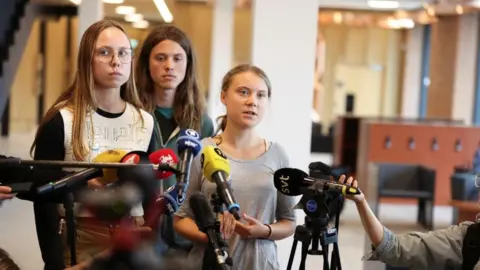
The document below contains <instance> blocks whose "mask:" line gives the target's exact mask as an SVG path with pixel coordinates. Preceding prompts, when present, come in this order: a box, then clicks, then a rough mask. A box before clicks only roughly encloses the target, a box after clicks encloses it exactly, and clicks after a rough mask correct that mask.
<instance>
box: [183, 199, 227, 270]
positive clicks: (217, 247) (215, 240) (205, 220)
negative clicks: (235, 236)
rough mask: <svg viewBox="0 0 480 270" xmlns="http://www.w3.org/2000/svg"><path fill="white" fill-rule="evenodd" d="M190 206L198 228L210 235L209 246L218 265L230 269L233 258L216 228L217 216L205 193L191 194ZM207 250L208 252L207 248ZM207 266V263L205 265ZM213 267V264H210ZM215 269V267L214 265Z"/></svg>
mask: <svg viewBox="0 0 480 270" xmlns="http://www.w3.org/2000/svg"><path fill="white" fill-rule="evenodd" d="M189 202H190V208H191V209H192V212H193V215H194V217H195V222H196V223H197V226H198V229H199V230H200V231H201V232H203V233H205V234H206V235H207V237H208V245H209V248H211V249H212V251H213V253H214V256H215V260H216V262H217V265H218V266H219V267H220V269H222V270H223V269H225V270H227V269H228V267H227V266H228V265H231V259H230V258H229V256H228V253H227V251H226V248H225V244H222V243H223V240H222V237H221V235H220V232H217V230H216V229H215V216H214V214H213V211H212V209H211V207H210V205H209V203H208V200H207V197H205V195H203V194H201V193H199V192H196V193H194V194H192V195H191V196H190V199H189ZM205 252H208V250H206V251H205ZM207 266H208V265H207ZM203 267H205V265H204V266H203ZM210 267H212V266H210ZM212 268H213V269H215V267H212Z"/></svg>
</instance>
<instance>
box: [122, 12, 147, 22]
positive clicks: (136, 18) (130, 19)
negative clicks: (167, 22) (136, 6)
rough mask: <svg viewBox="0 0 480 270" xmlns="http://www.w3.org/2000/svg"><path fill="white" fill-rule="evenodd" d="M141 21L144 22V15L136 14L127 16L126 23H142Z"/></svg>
mask: <svg viewBox="0 0 480 270" xmlns="http://www.w3.org/2000/svg"><path fill="white" fill-rule="evenodd" d="M141 20H143V15H142V14H138V13H135V14H127V15H125V21H127V22H138V21H141Z"/></svg>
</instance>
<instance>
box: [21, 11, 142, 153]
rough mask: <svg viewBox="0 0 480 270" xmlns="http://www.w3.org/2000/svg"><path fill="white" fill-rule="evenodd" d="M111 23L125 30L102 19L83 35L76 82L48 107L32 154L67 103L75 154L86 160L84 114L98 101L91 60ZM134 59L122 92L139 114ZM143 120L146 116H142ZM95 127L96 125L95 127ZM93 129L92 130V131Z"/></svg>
mask: <svg viewBox="0 0 480 270" xmlns="http://www.w3.org/2000/svg"><path fill="white" fill-rule="evenodd" d="M110 27H116V28H118V29H120V30H121V31H122V32H123V33H125V35H127V34H126V32H125V30H124V29H123V27H122V26H121V25H120V24H118V23H117V22H115V21H112V20H101V21H98V22H96V23H94V24H92V25H91V26H90V27H88V29H87V30H86V31H85V33H84V34H83V36H82V40H81V41H80V46H79V48H78V56H77V70H76V73H75V79H74V80H73V83H72V84H71V85H70V86H69V87H68V88H67V89H66V91H64V92H63V93H62V94H61V95H60V97H59V98H58V99H57V100H56V101H55V103H54V104H53V105H52V107H50V109H48V111H47V113H46V114H45V116H44V117H43V119H42V121H41V122H40V125H39V127H38V129H37V133H36V135H35V140H34V141H33V144H32V147H31V148H30V155H32V153H33V151H34V149H35V145H36V143H37V138H38V134H39V133H40V130H41V129H42V128H43V126H44V125H45V123H47V122H48V121H50V120H51V119H52V118H53V116H54V115H55V114H56V113H57V112H58V111H59V110H60V109H62V108H64V107H67V108H69V109H70V110H71V111H72V113H73V126H72V138H74V139H73V140H72V147H73V154H74V156H75V158H76V159H77V160H83V158H84V156H85V155H87V154H88V151H89V150H88V149H87V147H86V146H85V144H84V124H85V117H87V114H88V112H91V111H92V110H96V109H97V101H96V99H95V93H94V89H95V82H94V79H93V70H92V61H93V57H94V56H95V46H96V43H97V39H98V36H99V35H100V33H101V32H102V31H103V30H105V29H107V28H110ZM133 71H134V70H133V61H132V63H131V72H132V74H130V77H129V78H128V81H127V82H126V83H125V84H124V85H122V86H121V87H120V95H121V97H122V99H123V100H125V101H126V102H129V103H131V104H132V105H133V106H135V107H136V109H137V111H138V112H139V114H140V116H141V113H140V108H142V107H143V106H142V103H141V102H140V98H139V96H138V93H137V89H136V86H135V80H134V74H133ZM141 120H142V122H143V117H142V118H141ZM92 128H93V127H92ZM92 132H93V131H92Z"/></svg>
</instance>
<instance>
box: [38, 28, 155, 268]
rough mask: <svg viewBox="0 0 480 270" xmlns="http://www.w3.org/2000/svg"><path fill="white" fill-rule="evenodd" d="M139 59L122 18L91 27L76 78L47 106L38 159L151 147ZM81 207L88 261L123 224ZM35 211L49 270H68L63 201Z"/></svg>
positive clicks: (81, 240)
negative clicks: (138, 81)
mask: <svg viewBox="0 0 480 270" xmlns="http://www.w3.org/2000/svg"><path fill="white" fill-rule="evenodd" d="M132 57H133V55H132V48H131V45H130V41H129V38H128V37H127V35H126V33H125V31H124V30H123V28H122V27H121V26H120V25H119V24H118V23H116V22H114V21H110V20H102V21H99V22H96V23H94V24H93V25H91V26H90V27H89V28H88V29H87V30H86V31H85V33H84V34H83V37H82V40H81V42H80V46H79V51H78V58H77V71H76V75H75V79H74V82H73V83H72V85H71V86H70V87H68V89H67V90H66V91H65V92H63V93H62V94H61V95H60V97H59V98H58V99H57V100H56V102H55V103H54V105H53V106H52V107H51V108H50V109H49V110H48V111H47V113H46V115H45V116H44V118H43V120H42V121H41V123H40V126H39V127H38V130H37V134H36V137H35V141H34V142H33V145H32V148H31V152H33V151H34V159H35V160H65V161H88V162H91V161H92V160H93V159H94V158H95V157H96V156H97V155H98V154H100V153H102V152H104V151H107V150H113V149H121V150H123V151H125V152H130V151H145V152H147V151H148V150H149V145H150V140H151V138H152V134H153V117H152V116H151V115H150V114H149V113H147V112H146V111H144V110H143V109H142V105H141V102H140V99H139V97H138V94H137V90H136V88H135V82H134V79H133V76H132V75H131V73H132V66H133V64H132ZM61 175H62V172H60V171H59V172H58V175H55V176H53V175H52V174H50V177H47V176H45V177H44V178H45V179H43V180H44V181H45V182H48V181H52V178H58V177H61ZM39 182H41V181H39ZM36 184H37V185H40V184H42V183H36ZM105 184H106V183H105V182H104V181H102V179H100V178H96V179H91V180H89V181H88V185H87V184H86V185H85V187H81V188H87V187H88V188H93V189H101V188H105ZM76 190H78V189H76ZM74 210H75V219H76V235H77V239H76V253H77V254H76V256H77V262H78V263H80V262H82V261H85V260H88V259H89V258H90V256H92V255H94V254H96V253H98V252H100V251H102V250H104V249H106V248H108V246H109V243H110V240H111V235H112V233H113V230H114V229H115V227H116V224H112V223H108V222H103V221H100V220H98V219H96V218H94V217H93V215H92V213H90V212H88V211H86V210H85V209H82V208H81V207H79V205H78V204H77V203H76V204H75V207H74ZM34 212H35V223H36V228H37V236H38V240H39V244H40V248H41V251H42V258H43V261H44V262H45V268H44V269H46V270H50V269H51V270H60V269H64V268H65V266H68V265H69V264H70V255H71V254H70V252H69V249H68V247H67V246H66V240H65V238H66V236H65V234H66V230H65V218H64V217H65V215H64V214H65V213H64V209H63V207H62V205H60V204H56V203H54V202H48V201H44V202H40V201H36V202H34ZM131 216H132V217H133V219H134V221H135V223H136V224H137V225H142V224H143V220H142V219H143V209H142V208H141V206H140V207H138V208H134V209H133V210H132V212H131ZM62 238H63V239H62ZM62 254H63V255H62Z"/></svg>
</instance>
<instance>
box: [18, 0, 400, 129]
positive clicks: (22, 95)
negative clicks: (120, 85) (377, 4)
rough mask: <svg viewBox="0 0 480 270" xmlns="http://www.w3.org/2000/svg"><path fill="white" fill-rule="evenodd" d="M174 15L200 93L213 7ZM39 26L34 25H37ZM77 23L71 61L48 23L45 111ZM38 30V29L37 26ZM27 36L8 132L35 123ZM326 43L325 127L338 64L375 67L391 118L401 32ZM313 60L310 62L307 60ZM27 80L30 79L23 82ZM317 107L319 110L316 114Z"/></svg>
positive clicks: (342, 33) (237, 36)
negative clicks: (187, 43)
mask: <svg viewBox="0 0 480 270" xmlns="http://www.w3.org/2000/svg"><path fill="white" fill-rule="evenodd" d="M169 7H171V10H172V13H173V15H174V19H175V20H174V23H175V24H176V25H178V26H179V27H180V28H181V29H183V30H184V31H185V32H186V33H187V35H188V36H189V37H190V39H191V40H192V43H193V46H194V49H195V51H196V53H197V61H198V67H199V68H198V69H199V75H200V76H199V77H200V80H201V83H202V89H204V90H208V89H207V87H208V85H209V78H210V58H211V57H210V54H211V35H212V31H211V30H212V29H211V28H212V8H213V7H212V6H210V5H202V4H194V3H180V2H173V3H172V4H170V5H169ZM37 24H38V23H37ZM77 24H78V22H77V19H76V18H73V19H72V42H71V44H72V56H73V57H72V59H66V58H65V46H66V36H65V35H66V28H67V20H66V18H61V19H60V20H57V21H53V20H52V21H49V22H48V26H47V31H48V38H47V40H48V42H47V43H48V44H47V52H48V55H47V57H48V60H47V67H46V68H47V77H46V91H47V93H46V97H45V106H46V108H47V107H48V106H50V105H51V104H52V103H53V101H54V100H55V99H56V97H57V96H58V94H59V93H60V92H61V91H63V90H64V89H65V88H66V87H67V86H68V84H70V83H71V82H72V79H73V74H74V71H75V65H76V54H77V48H76V44H77V40H76V39H77V35H76V34H75V33H76V32H77ZM37 28H38V27H37ZM37 28H34V29H36V30H34V31H32V34H31V37H30V39H31V41H30V42H29V44H28V45H27V49H26V50H25V54H24V57H23V59H22V63H21V65H20V68H19V70H18V72H17V73H18V74H17V78H18V79H17V80H16V81H15V83H14V87H13V89H12V90H13V92H14V93H15V94H14V96H13V97H12V105H13V106H11V107H12V108H15V109H12V113H11V117H12V120H13V121H12V122H11V127H12V132H15V131H25V130H28V129H34V128H35V127H36V126H35V118H36V97H35V91H36V89H37V87H36V86H35V83H36V80H35V74H34V70H35V69H36V65H37V64H36V63H37V62H38V61H37V60H36V58H37V57H38V54H37V47H38V29H37ZM125 28H126V31H127V33H128V35H129V36H130V37H131V38H135V39H137V40H139V41H140V43H141V42H142V40H143V39H144V38H145V37H146V35H147V34H148V30H139V29H134V28H132V27H130V26H129V25H125ZM233 31H234V32H235V33H234V56H233V61H234V64H238V63H244V62H250V60H251V43H252V21H251V11H250V10H249V9H237V10H236V11H235V20H234V29H233ZM320 31H321V32H322V34H323V36H324V38H325V42H326V59H325V74H324V78H323V93H322V94H321V95H316V97H317V98H316V99H317V100H315V101H314V103H315V104H321V106H320V105H319V106H316V107H317V108H319V110H321V111H320V112H319V113H320V115H321V117H322V120H323V123H324V126H328V125H329V124H330V123H331V122H332V121H334V119H335V118H334V115H332V99H333V94H332V92H333V89H334V86H335V67H336V65H337V64H339V63H343V64H345V63H347V64H355V65H380V66H382V68H383V72H382V74H383V75H382V81H381V85H382V91H381V93H382V95H381V101H382V107H381V112H382V114H383V115H388V116H391V115H395V114H396V113H397V111H398V98H397V97H398V95H399V94H398V92H399V85H400V83H399V76H400V75H401V72H400V63H401V50H400V48H401V42H400V40H401V32H400V31H395V30H384V29H379V28H370V29H367V28H353V27H347V26H338V25H329V26H321V27H320ZM312 61H314V59H312ZM27 78H31V79H27ZM18 101H22V102H26V101H28V102H30V103H31V106H28V110H20V109H19V108H20V107H22V106H21V105H20V107H18V106H15V105H18V104H20V103H16V102H18ZM320 108H321V109H320Z"/></svg>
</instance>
